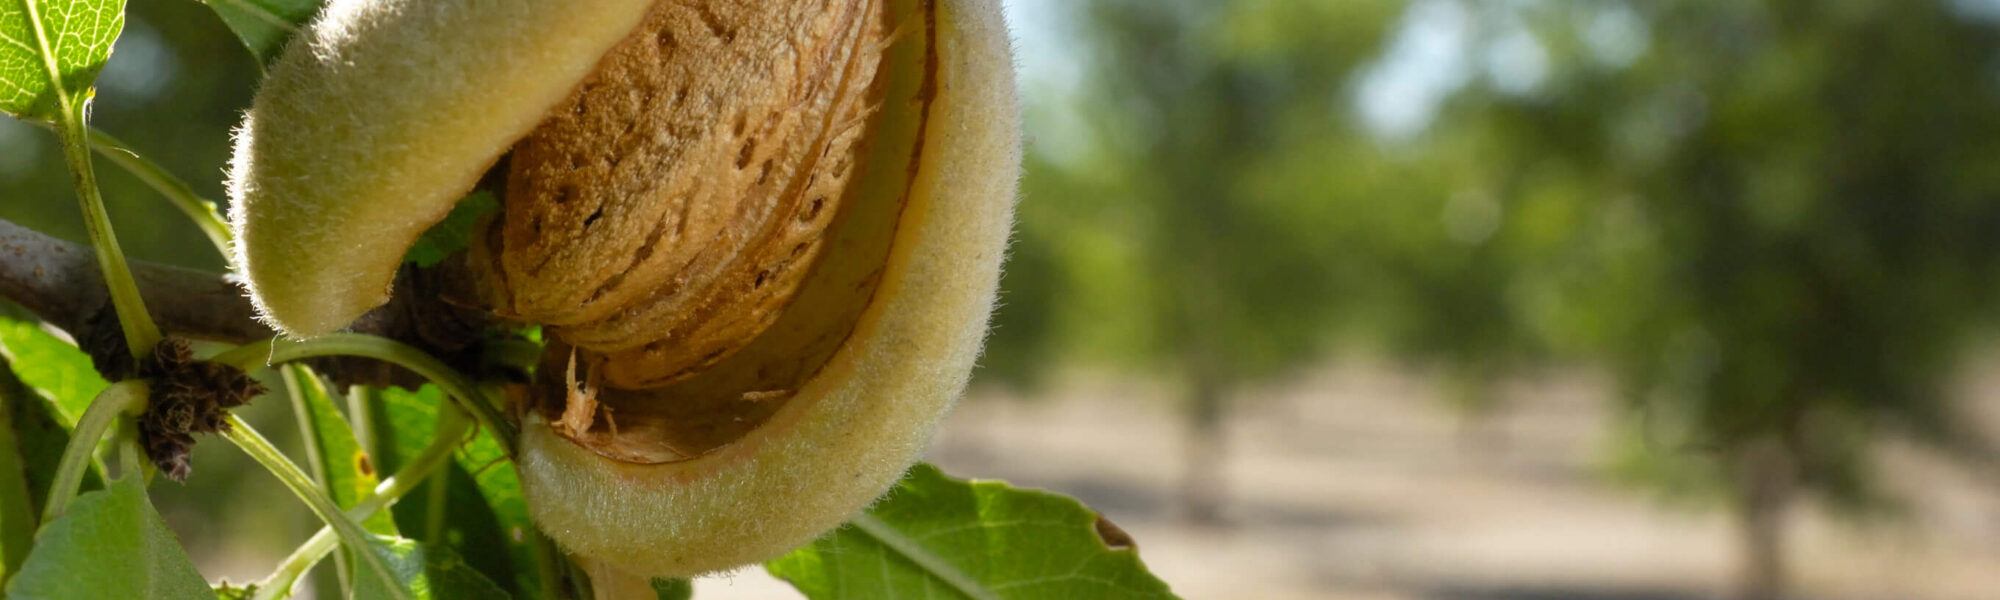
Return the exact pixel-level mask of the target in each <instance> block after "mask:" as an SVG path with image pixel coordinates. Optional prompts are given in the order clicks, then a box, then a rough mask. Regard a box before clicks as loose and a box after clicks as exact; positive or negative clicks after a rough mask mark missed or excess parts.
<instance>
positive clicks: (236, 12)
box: [202, 0, 320, 64]
mask: <svg viewBox="0 0 2000 600" xmlns="http://www.w3.org/2000/svg"><path fill="white" fill-rule="evenodd" d="M202 4H207V5H208V7H209V8H211V9H214V10H215V14H216V16H219V17H222V22H223V23H224V24H226V25H229V30H230V31H234V32H236V37H237V39H241V40H243V47H245V48H249V49H250V54H251V55H253V56H256V57H257V62H258V64H270V63H271V61H272V60H274V59H276V58H278V52H279V51H280V50H284V49H285V42H287V41H289V40H291V39H292V34H295V33H298V32H299V28H301V27H304V26H305V24H306V21H309V20H311V19H312V18H313V15H316V14H319V7H320V0H202Z"/></svg>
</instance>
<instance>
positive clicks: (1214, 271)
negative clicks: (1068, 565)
mask: <svg viewBox="0 0 2000 600" xmlns="http://www.w3.org/2000/svg"><path fill="white" fill-rule="evenodd" d="M1397 8H1398V3H1397V2H1392V1H1387V0H1382V1H1374V0H1371V1H1358V2H1356V1H1349V2H1309V3H1302V2H1292V1H1289V0H1259V1H1246V2H1233V3H1218V2H1208V1H1201V0H1172V1H1159V0H1090V1H1087V2H1078V3H1075V4H1074V5H1066V6H1062V7H1061V8H1058V9H1057V10H1063V11H1065V13H1066V14H1067V15H1070V16H1073V17H1074V18H1076V19H1077V22H1078V23H1079V25H1078V31H1081V32H1085V33H1086V34H1087V37H1086V38H1085V39H1083V40H1082V42H1083V44H1084V45H1086V46H1087V47H1088V52H1087V55H1088V56H1089V58H1087V59H1084V60H1082V61H1081V62H1082V63H1083V65H1085V66H1083V67H1082V73H1083V74H1082V79H1083V80H1084V81H1085V82H1087V83H1086V84H1085V85H1084V86H1083V89H1081V90H1079V93H1078V94H1076V95H1074V96H1071V97H1066V98H1062V99H1061V100H1059V101H1058V102H1059V103H1058V104H1055V105H1053V106H1051V105H1041V106H1037V107H1034V108H1032V109H1031V112H1030V114H1031V117H1030V118H1031V120H1037V121H1039V122H1055V123H1060V124H1061V125H1060V126H1061V127H1082V128H1084V131H1069V132H1065V133H1061V134H1056V133H1055V130H1054V129H1051V128H1047V127H1037V128H1035V129H1034V131H1037V132H1047V133H1050V134H1051V135H1062V137H1063V138H1064V139H1065V140H1069V141H1070V142H1071V143H1066V144H1054V143H1051V144H1045V145H1039V146H1034V148H1035V150H1034V151H1032V152H1031V155H1030V158H1029V163H1030V168H1029V170H1028V175H1027V184H1026V192H1025V193H1026V194H1027V195H1028V197H1029V198H1031V200H1030V201H1028V202H1025V203H1023V205H1022V207H1021V223H1022V224H1021V233H1020V235H1019V236H1018V240H1017V243H1016V246H1015V250H1014V255H1015V260H1016V262H1015V263H1014V266H1013V267H1011V268H1010V269H1009V275H1008V276H1007V280H1006V282H1005V283H1004V285H1005V287H1006V289H1007V295H1006V296H1005V297H1004V302H1005V307H1004V308H1003V309H1002V311H1001V316H1000V322H999V323H998V324H997V325H996V327H995V331H996V334H995V335H996V339H995V343H994V350H993V352H992V353H991V354H989V357H988V359H987V364H988V365H989V367H999V369H998V370H997V371H996V372H995V375H996V376H1011V377H1012V378H1013V379H1014V380H1015V381H1023V380H1027V381H1032V378H1033V377H1034V376H1035V375H1036V374H1037V371H1038V370H1039V369H1043V368H1047V367H1053V366H1055V365H1058V364H1061V363H1062V362H1063V361H1059V360H1044V361H1042V362H1039V363H1034V362H1028V361H1023V360H1020V359H1018V358H1016V357H1021V356H1029V355H1039V356H1042V357H1043V358H1045V359H1046V358H1047V355H1048V354H1049V353H1051V352H1055V353H1067V354H1068V355H1070V356H1076V355H1084V356H1093V357H1097V358H1100V359H1107V360H1109V361H1111V362H1114V363H1123V364H1126V365H1131V366H1138V367H1141V368H1143V369H1145V370H1147V371H1148V372H1150V373H1158V374H1160V376H1161V377H1163V378H1165V379H1167V380H1169V382H1170V385H1172V386H1174V387H1175V388H1177V389H1179V390H1180V391H1181V393H1182V394H1183V395H1184V402H1185V404H1184V405H1183V406H1182V407H1181V410H1182V411H1183V414H1185V415H1186V423H1187V433H1186V435H1187V444H1186V460H1185V463H1184V464H1185V472H1184V474H1183V476H1182V481H1183V484H1182V490H1183V501H1184V505H1185V506H1184V509H1185V511H1186V514H1187V515H1188V516H1189V517H1190V518H1192V519H1195V520H1197V521H1215V520H1217V519H1219V518H1220V510H1221V508H1222V490H1223V489H1224V483H1223V477H1222V473H1221V468H1222V467H1221V465H1222V464H1224V456H1225V452H1226V445H1225V444H1224V443H1223V436H1222V431H1221V427H1222V424H1223V422H1224V420H1225V414H1226V411H1227V410H1228V403H1229V401H1230V397H1231V395H1232V394H1234V393H1235V392H1237V391H1238V390H1239V389H1240V388H1241V386H1243V385H1245V384H1246V383H1247V382H1252V381H1258V380H1260V379H1263V378H1267V377H1269V376H1271V375H1273V374H1275V373H1281V372H1285V371H1287V370H1289V369H1293V368H1296V367H1298V366H1300V365H1301V364H1303V363H1305V362H1306V361H1307V360H1308V359H1311V358H1314V357H1316V356H1318V355H1319V354H1320V353H1321V351H1322V350H1323V348H1324V346H1325V342H1326V341H1327V340H1328V339H1329V335H1328V334H1329V329H1330V326H1331V324H1332V322H1333V320H1334V319H1333V318H1334V317H1335V316H1336V315H1337V314H1338V312H1339V311H1340V310H1341V309H1342V307H1343V306H1344V303H1343V298H1344V297H1345V296H1347V293H1346V292H1345V290H1346V289H1347V288H1350V287H1353V286H1354V284H1355V281H1354V280H1353V277H1352V276H1351V275H1350V274H1349V273H1350V272H1347V271H1345V270H1344V269H1345V267H1346V265H1344V264H1343V263H1342V262H1341V261H1338V260H1331V258H1332V257H1331V256H1330V255H1328V254H1327V253H1326V252H1324V250H1325V249H1326V248H1327V245H1326V242H1327V236H1328V231H1327V230H1326V229H1325V228H1324V227H1323V221H1322V220H1320V219H1316V218H1306V219H1302V218H1301V217H1305V216H1315V215H1308V214H1307V213H1311V212H1314V211H1311V210H1309V209H1307V205H1310V204H1313V203H1316V202H1321V201H1322V200H1321V199H1320V197H1321V196H1324V195H1327V194H1338V193H1341V190H1340V189H1339V188H1338V187H1335V186H1327V185H1319V186H1315V188H1314V191H1313V193H1312V194H1310V195H1307V196H1297V195H1293V194H1288V193H1283V192H1282V191H1280V190H1277V189H1274V188H1273V187H1272V186H1269V185H1267V184H1265V183H1264V181H1263V179H1264V178H1268V177H1271V176H1277V177H1284V176H1287V175H1289V171H1287V170H1286V169H1285V167H1283V166H1281V165H1288V164H1295V163H1294V162H1293V161H1292V159H1291V157H1290V156H1289V153H1290V152H1291V151H1292V149H1293V148H1295V147H1297V146H1300V145H1303V144H1319V143H1321V142H1324V141H1328V140H1348V141H1352V140H1355V139H1356V135H1355V132H1356V131H1357V128H1358V124H1357V123H1356V122H1355V120H1354V119H1352V118H1347V117H1344V116H1342V117H1338V118H1331V119H1330V118H1328V117H1329V116H1331V113H1330V112H1329V110H1328V109H1329V105H1328V104H1327V99H1328V98H1333V97H1336V96H1338V95H1339V94H1340V92H1341V90H1342V89H1343V88H1344V87H1345V86H1346V85H1347V81H1348V79H1349V78H1350V75H1351V74H1352V72H1353V71H1354V70H1355V69H1356V68H1358V67H1359V66H1360V65H1362V64H1363V63H1364V62H1365V61H1366V60H1367V59H1368V58H1369V56H1370V55H1371V54H1372V53H1373V51H1374V49H1375V47H1376V45H1377V43H1378V40H1379V39H1380V38H1381V37H1382V36H1383V35H1384V33H1385V32H1386V30H1387V28H1388V26H1389V25H1390V20H1391V18H1392V17H1394V16H1395V14H1396V11H1397ZM1315 179H1318V177H1315ZM1316 216H1332V215H1325V214H1321V215H1316ZM1042 302H1048V303H1052V304H1057V305H1067V306H1066V307H1065V306H1048V305H1043V304H1040V303H1042ZM1055 338H1062V339H1055Z"/></svg>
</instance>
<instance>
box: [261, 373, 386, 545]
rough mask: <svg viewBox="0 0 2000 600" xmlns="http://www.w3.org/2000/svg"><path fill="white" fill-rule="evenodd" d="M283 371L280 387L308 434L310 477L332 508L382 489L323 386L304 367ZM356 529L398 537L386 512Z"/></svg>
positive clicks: (369, 461)
mask: <svg viewBox="0 0 2000 600" xmlns="http://www.w3.org/2000/svg"><path fill="white" fill-rule="evenodd" d="M285 371H286V372H285V386H286V387H287V388H290V390H289V391H290V392H291V395H292V398H293V402H294V405H293V408H294V409H295V411H294V412H295V413H296V414H297V416H298V419H299V425H300V428H301V431H304V432H307V433H308V435H307V439H305V440H304V442H305V444H306V463H307V467H308V469H309V472H311V473H312V474H313V477H314V479H317V480H319V482H320V484H322V485H324V486H326V489H327V492H328V495H331V496H333V502H334V503H335V504H338V505H340V507H341V508H342V509H349V508H354V506H355V505H356V504H360V503H361V500H362V499H363V498H366V497H368V495H370V494H371V493H373V492H374V490H375V484H377V483H381V479H380V478H379V477H378V476H377V475H376V473H375V465H374V464H373V463H372V460H373V459H371V458H369V456H368V455H367V454H366V453H364V452H362V451H361V444H360V443H359V442H357V441H355V439H354V429H353V428H352V427H350V426H349V425H348V424H347V418H346V417H343V416H341V414H340V407H339V406H337V405H335V404H334V402H333V396H332V395H330V394H329V393H328V392H327V389H326V383H325V381H324V380H322V379H320V377H319V376H318V375H316V374H314V373H313V372H312V370H311V369H308V368H306V367H304V366H299V365H287V366H286V367H285ZM361 526H362V527H363V528H365V529H367V530H368V532H369V533H373V534H376V535H391V536H393V535H400V532H398V531H397V530H396V522H395V521H394V520H392V519H390V518H389V514H388V512H387V511H383V512H377V513H375V514H374V515H373V516H370V517H369V518H368V520H366V521H362V522H361Z"/></svg>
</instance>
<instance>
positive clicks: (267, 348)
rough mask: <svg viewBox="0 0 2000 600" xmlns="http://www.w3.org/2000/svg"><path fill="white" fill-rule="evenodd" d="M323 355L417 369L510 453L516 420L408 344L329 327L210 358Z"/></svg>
mask: <svg viewBox="0 0 2000 600" xmlns="http://www.w3.org/2000/svg"><path fill="white" fill-rule="evenodd" d="M324 356H359V357H362V358H372V359H375V360H380V361H384V362H389V363H392V364H395V365H398V366H401V367H403V368H406V369H409V370H411V371H414V372H416V374H417V375H420V376H423V378H425V379H429V380H430V381H431V383H435V384H437V386H438V387H439V388H441V389H443V390H444V392H445V394H446V395H448V396H450V397H451V398H452V399H453V400H455V401H457V402H458V405H459V407H460V408H462V409H465V410H466V412H468V413H471V414H472V416H473V417H474V418H475V419H477V420H478V421H479V425H480V426H481V427H485V428H486V429H487V430H489V431H492V432H493V436H494V437H495V438H496V439H498V440H499V441H500V446H501V449H502V450H504V451H506V453H507V458H509V459H512V458H514V439H515V435H516V434H515V430H514V425H513V424H512V423H511V422H509V421H508V420H507V417H506V416H505V415H503V414H501V413H500V409H499V408H497V407H495V406H494V405H493V404H492V403H490V402H487V401H486V400H485V398H484V397H483V396H481V395H480V394H479V388H478V387H476V386H475V385H473V382H472V380H471V379H470V378H468V377H466V376H465V375H464V374H463V373H459V372H458V370H457V369H453V368H451V366H449V365H446V364H444V362H443V361H439V360H438V359H437V358H435V357H433V356H431V355H429V354H426V353H424V351H422V350H418V349H416V348H415V347H412V346H410V345H408V344H404V343H402V342H398V341H395V340H391V339H389V338H385V337H380V336H373V335H367V334H361V333H330V334H327V335H323V336H320V337H316V338H313V339H309V340H287V339H278V338H273V339H269V340H264V341H261V342H255V343H250V344H244V345H242V346H237V347H236V348H232V349H230V350H228V351H225V352H223V353H221V354H217V355H215V356H214V357H212V358H210V359H209V360H212V361H215V362H219V363H223V364H227V365H234V366H236V367H237V368H241V369H244V370H246V371H247V370H250V369H253V368H256V367H260V366H265V365H274V364H279V363H286V362H291V361H295V360H304V359H308V358H319V357H324Z"/></svg>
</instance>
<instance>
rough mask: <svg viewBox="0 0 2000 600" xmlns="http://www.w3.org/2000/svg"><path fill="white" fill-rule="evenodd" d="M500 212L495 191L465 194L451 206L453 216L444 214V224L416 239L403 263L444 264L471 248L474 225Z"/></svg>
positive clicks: (425, 265)
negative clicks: (483, 218) (481, 219)
mask: <svg viewBox="0 0 2000 600" xmlns="http://www.w3.org/2000/svg"><path fill="white" fill-rule="evenodd" d="M499 210H500V200H498V199H496V198H494V197H493V192H489V191H486V190H479V191H476V192H473V193H471V194H468V195H466V196H465V197H464V198H461V199H459V201H458V204H457V205H456V206H453V207H451V214H449V215H445V217H444V220H443V221H439V222H438V224H436V225H432V226H431V228H430V229H429V230H426V231H424V235H423V237H419V238H417V243H416V244H415V245H412V246H410V251H409V252H408V253H406V254H404V255H403V262H408V263H415V264H416V265H417V266H419V267H431V266H436V265H437V264H438V263H440V262H444V259H446V258H450V257H451V255H453V254H457V253H458V252H459V251H462V250H465V249H466V248H467V247H470V246H471V245H472V230H473V226H474V225H478V224H479V220H480V218H482V217H485V216H486V215H489V214H492V213H494V212H498V211H499Z"/></svg>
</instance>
